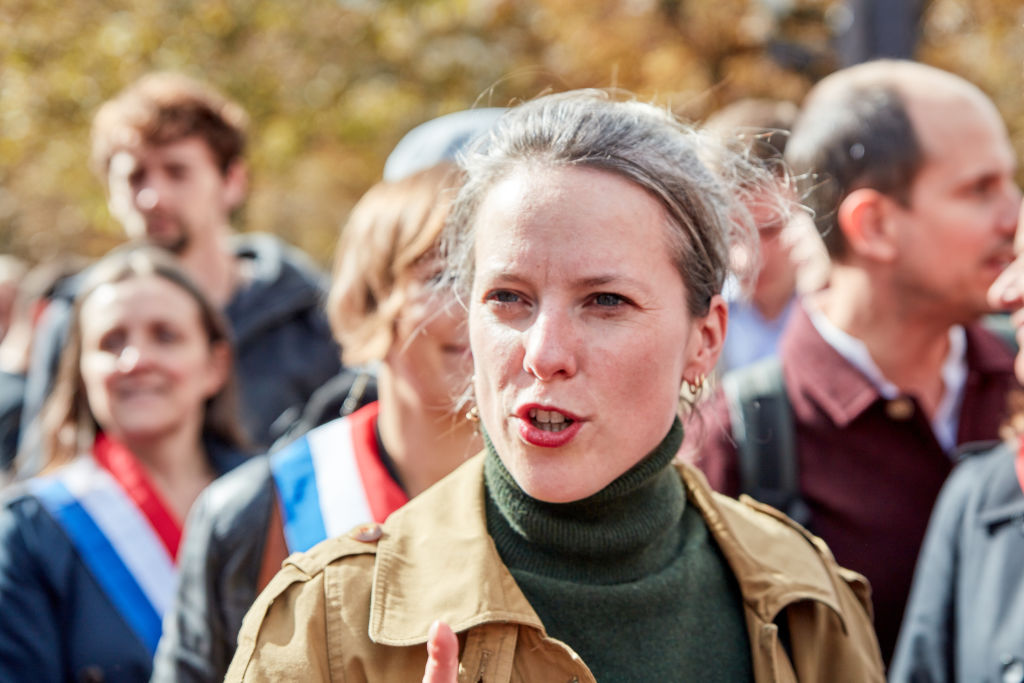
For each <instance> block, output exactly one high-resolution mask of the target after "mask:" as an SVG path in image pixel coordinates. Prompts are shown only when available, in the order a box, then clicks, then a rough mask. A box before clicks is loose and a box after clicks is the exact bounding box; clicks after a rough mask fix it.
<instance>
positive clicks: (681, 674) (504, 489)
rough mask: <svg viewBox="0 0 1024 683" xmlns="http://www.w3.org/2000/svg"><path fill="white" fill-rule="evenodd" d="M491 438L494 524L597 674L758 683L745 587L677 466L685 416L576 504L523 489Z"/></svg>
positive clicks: (531, 588)
mask: <svg viewBox="0 0 1024 683" xmlns="http://www.w3.org/2000/svg"><path fill="white" fill-rule="evenodd" d="M484 436H485V440H486V445H487V457H486V460H485V463H484V480H485V483H486V489H487V499H486V504H487V530H488V532H490V535H491V537H492V538H493V539H494V543H495V545H496V546H497V548H498V553H499V554H500V555H501V559H502V560H503V561H504V562H505V564H506V565H507V566H508V568H509V571H511V572H512V576H513V577H515V580H516V582H517V583H518V584H519V588H520V589H521V590H522V591H523V593H524V594H525V595H526V598H527V599H528V600H529V601H530V604H531V605H532V606H533V609H534V610H535V611H536V612H537V615H538V616H539V617H540V620H541V622H542V623H543V624H544V628H545V629H546V630H547V633H548V635H549V636H551V637H553V638H557V639H558V640H561V641H562V642H564V643H566V644H567V645H569V646H570V647H571V648H572V649H573V650H575V651H576V653H577V654H579V655H580V657H582V659H583V661H584V662H586V664H587V666H589V667H590V670H591V671H592V672H593V673H594V676H595V677H596V678H597V680H598V681H601V682H604V681H609V682H612V681H614V682H615V683H619V682H620V681H729V682H730V683H734V682H736V681H751V680H753V669H752V664H751V660H750V643H749V640H748V638H747V631H746V625H745V623H744V617H743V608H742V598H741V596H740V592H739V586H738V585H737V583H736V580H735V578H734V576H733V574H732V571H731V570H730V569H729V566H728V564H727V563H726V561H725V558H724V557H723V556H722V553H721V551H720V550H719V549H718V546H717V545H716V544H715V542H714V539H712V538H711V535H710V533H709V532H708V529H707V526H706V524H705V523H704V518H703V517H702V516H701V514H700V511H699V510H697V509H696V508H695V507H694V506H693V505H688V504H687V500H686V491H685V489H684V487H683V483H682V479H681V478H680V477H679V474H678V472H676V471H675V468H673V467H672V466H671V462H672V459H673V457H674V456H675V454H676V452H677V451H678V450H679V445H680V444H681V443H682V438H683V427H682V424H681V423H680V422H679V420H678V419H677V420H676V421H675V423H674V424H673V425H672V429H671V430H670V431H669V433H668V435H667V436H666V437H665V438H664V439H663V440H662V442H661V443H660V444H659V445H658V447H657V448H655V449H654V451H652V452H651V453H650V454H649V455H648V456H647V457H645V458H644V459H643V460H641V461H640V462H639V463H637V464H636V465H634V466H633V468H632V469H630V470H629V471H628V472H626V473H625V474H623V475H622V476H620V477H619V478H618V479H616V480H615V481H613V482H612V483H611V484H609V485H608V486H607V487H606V488H604V489H603V490H601V491H599V492H597V493H595V494H594V495H592V496H590V497H588V498H585V499H583V500H579V501H575V502H572V503H558V504H556V503H545V502H542V501H539V500H536V499H535V498H531V497H530V496H528V495H527V494H526V493H524V492H523V490H522V489H520V488H519V486H518V485H517V484H516V482H515V480H514V479H513V478H512V475H511V474H509V472H508V470H507V469H505V466H504V465H503V464H502V462H501V460H500V459H499V458H498V456H497V454H496V453H495V452H494V446H493V445H492V444H491V441H490V439H488V438H486V434H485V435H484ZM553 457H557V456H556V455H554V454H553Z"/></svg>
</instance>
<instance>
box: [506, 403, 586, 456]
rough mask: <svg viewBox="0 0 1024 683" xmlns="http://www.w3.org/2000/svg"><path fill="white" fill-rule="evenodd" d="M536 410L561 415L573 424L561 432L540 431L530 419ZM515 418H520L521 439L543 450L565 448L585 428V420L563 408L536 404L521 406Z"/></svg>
mask: <svg viewBox="0 0 1024 683" xmlns="http://www.w3.org/2000/svg"><path fill="white" fill-rule="evenodd" d="M534 409H536V410H548V411H554V412H558V413H561V414H562V415H565V417H566V418H568V419H569V420H572V424H571V425H569V426H568V427H566V428H565V429H563V430H562V431H560V432H549V431H545V430H543V429H539V428H537V427H535V426H534V425H533V421H532V420H531V419H530V411H531V410H534ZM515 416H516V417H517V418H519V437H520V438H521V439H522V440H523V441H525V442H526V443H528V444H530V445H531V446H540V447H541V448H558V447H560V446H564V445H566V444H567V443H569V442H570V441H572V440H573V439H574V438H576V435H577V434H579V431H580V428H582V427H583V420H581V419H580V418H579V417H577V416H576V415H573V414H572V413H569V412H567V411H565V410H562V409H561V408H555V407H552V406H543V405H539V404H536V403H527V404H525V405H522V406H519V408H518V409H517V410H516V412H515Z"/></svg>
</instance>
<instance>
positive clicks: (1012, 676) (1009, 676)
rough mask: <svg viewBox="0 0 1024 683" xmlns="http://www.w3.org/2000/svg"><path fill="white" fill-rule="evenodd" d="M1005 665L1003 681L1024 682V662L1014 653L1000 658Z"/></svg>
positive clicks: (1007, 682)
mask: <svg viewBox="0 0 1024 683" xmlns="http://www.w3.org/2000/svg"><path fill="white" fill-rule="evenodd" d="M999 661H1000V663H1001V664H1002V665H1003V678H1002V680H1003V683H1024V662H1022V661H1021V660H1020V659H1018V658H1017V657H1014V656H1012V655H1003V656H1002V657H1001V658H1000V660H999Z"/></svg>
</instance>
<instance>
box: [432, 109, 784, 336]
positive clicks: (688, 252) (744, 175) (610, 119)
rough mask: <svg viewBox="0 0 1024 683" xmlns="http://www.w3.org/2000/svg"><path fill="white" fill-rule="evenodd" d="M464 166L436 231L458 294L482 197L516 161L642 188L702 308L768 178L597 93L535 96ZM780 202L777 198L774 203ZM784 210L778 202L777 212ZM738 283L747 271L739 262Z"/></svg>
mask: <svg viewBox="0 0 1024 683" xmlns="http://www.w3.org/2000/svg"><path fill="white" fill-rule="evenodd" d="M459 163H460V165H461V166H462V167H463V168H464V170H465V171H466V182H465V184H464V185H463V186H462V188H461V190H460V192H459V194H458V196H457V198H456V200H455V203H454V205H453V207H452V213H451V215H450V218H449V221H448V226H447V228H446V234H445V238H444V253H445V256H446V260H447V266H448V271H449V274H450V276H451V277H453V278H454V280H455V287H456V291H457V292H458V293H459V295H460V296H461V297H462V298H463V299H464V300H465V299H466V298H467V295H468V293H469V291H470V287H471V285H472V281H473V275H474V249H473V245H474V241H475V232H476V227H475V218H476V214H477V211H478V210H479V207H480V205H481V203H482V202H483V200H484V197H485V196H486V195H487V193H488V192H489V191H490V190H491V188H492V187H494V186H495V185H496V184H497V183H498V182H500V181H501V180H503V179H504V178H506V177H508V176H509V175H510V174H511V172H512V170H513V169H515V168H519V167H522V166H524V165H541V166H580V167H585V168H593V169H599V170H603V171H608V172H610V173H614V174H616V175H619V176H622V177H623V178H625V179H627V180H629V181H632V182H634V183H636V184H637V185H639V186H640V187H642V188H644V189H645V190H647V191H648V192H649V193H650V194H651V195H652V196H653V197H654V198H656V199H657V200H658V201H659V202H660V203H661V204H662V206H663V207H664V208H665V212H666V215H667V223H668V225H667V226H666V227H667V228H668V230H666V236H667V239H668V244H669V247H670V249H671V251H672V256H673V262H674V263H675V264H676V267H677V268H678V270H679V273H680V275H681V276H682V278H683V282H684V283H686V289H687V296H688V301H687V307H688V309H689V310H690V313H691V314H692V315H696V316H699V315H705V314H706V313H707V311H708V307H709V305H710V302H711V299H712V297H713V296H714V295H715V294H718V293H719V292H721V290H722V286H723V284H724V282H725V278H726V276H727V275H728V273H729V272H730V270H733V267H732V266H733V265H734V264H731V263H730V250H731V248H732V247H740V248H741V250H742V251H745V252H746V253H748V254H751V253H757V247H756V244H757V233H756V229H755V227H754V223H753V221H752V220H751V216H750V212H749V210H748V209H747V206H746V205H745V204H744V199H747V198H749V197H753V196H754V188H762V190H763V188H773V187H777V183H778V180H777V179H775V178H774V177H773V175H772V173H771V172H770V171H768V170H766V169H765V168H764V167H763V166H761V165H759V164H757V163H756V161H754V160H748V159H747V158H746V156H745V155H744V154H743V152H742V150H734V149H731V148H729V146H728V145H726V144H725V143H724V142H723V141H721V140H720V139H719V138H717V137H715V136H713V135H712V134H709V133H705V132H702V131H698V130H697V129H695V128H694V127H692V126H690V125H687V124H685V123H683V122H681V121H679V120H678V119H677V118H675V117H674V116H673V115H672V114H671V113H670V112H668V111H666V110H663V109H659V108H658V107H655V106H653V105H650V104H644V103H641V102H637V101H616V100H614V99H612V97H611V96H610V95H609V93H607V92H605V91H600V90H577V91H571V92H565V93H559V94H554V95H547V96H544V97H540V98H538V99H536V100H533V101H531V102H527V103H525V104H521V105H519V106H517V107H515V108H513V109H510V110H509V111H508V112H507V113H506V114H505V115H504V116H502V118H501V119H499V120H498V122H497V123H496V124H495V125H494V126H492V128H491V129H490V130H489V132H487V133H485V134H483V135H481V136H480V137H479V138H477V140H476V142H475V143H474V144H473V145H472V146H470V147H469V148H468V149H467V150H466V151H465V152H463V153H462V154H461V155H460V158H459ZM786 204H787V200H785V199H784V198H783V196H782V195H781V194H780V195H779V205H780V207H784V206H785V205H786ZM787 210H788V209H787ZM746 261H747V262H746V264H735V265H743V272H739V273H737V275H738V276H739V277H740V279H741V280H744V281H746V280H749V279H750V278H751V277H752V276H753V275H754V274H755V273H756V265H757V263H756V261H757V260H756V259H747V260H746Z"/></svg>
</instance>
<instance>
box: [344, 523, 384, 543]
mask: <svg viewBox="0 0 1024 683" xmlns="http://www.w3.org/2000/svg"><path fill="white" fill-rule="evenodd" d="M383 534H384V531H383V530H382V529H381V528H380V524H363V525H362V526H357V527H356V528H355V529H353V530H352V532H351V533H349V536H351V537H352V538H354V539H355V540H357V541H362V542H363V543H373V542H374V541H376V540H377V539H379V538H380V537H381V536H382V535H383Z"/></svg>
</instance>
